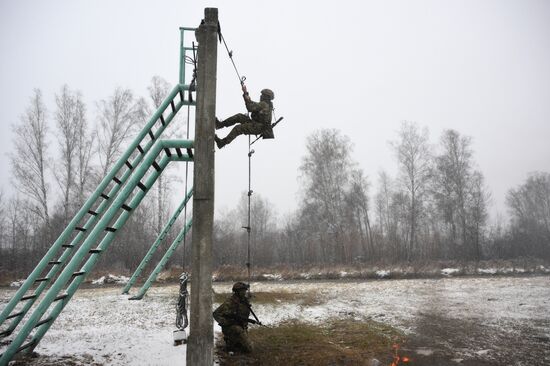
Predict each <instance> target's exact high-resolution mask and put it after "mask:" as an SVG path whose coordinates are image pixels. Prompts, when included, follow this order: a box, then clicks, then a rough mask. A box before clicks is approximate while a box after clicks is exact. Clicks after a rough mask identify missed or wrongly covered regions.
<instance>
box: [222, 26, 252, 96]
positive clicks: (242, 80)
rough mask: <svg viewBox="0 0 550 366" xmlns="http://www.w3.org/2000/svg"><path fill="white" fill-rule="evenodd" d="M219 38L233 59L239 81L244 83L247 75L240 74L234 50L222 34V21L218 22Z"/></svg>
mask: <svg viewBox="0 0 550 366" xmlns="http://www.w3.org/2000/svg"><path fill="white" fill-rule="evenodd" d="M218 38H219V40H220V43H222V42H223V45H224V46H225V49H226V50H227V55H228V56H229V59H230V60H231V63H232V64H233V68H234V69H235V73H236V74H237V77H238V78H239V83H240V84H241V86H242V85H244V82H245V81H246V76H243V77H241V74H239V70H237V65H235V61H233V50H231V51H230V50H229V47H227V43H226V42H225V38H224V37H223V34H222V27H221V25H220V22H218Z"/></svg>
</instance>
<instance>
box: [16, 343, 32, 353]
mask: <svg viewBox="0 0 550 366" xmlns="http://www.w3.org/2000/svg"><path fill="white" fill-rule="evenodd" d="M33 345H34V341H30V342H29V343H27V344H24V345H22V346H21V347H19V348H18V349H17V351H15V352H16V353H18V352H21V351H23V350H24V349H27V348H29V347H31V346H33Z"/></svg>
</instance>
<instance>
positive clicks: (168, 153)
mask: <svg viewBox="0 0 550 366" xmlns="http://www.w3.org/2000/svg"><path fill="white" fill-rule="evenodd" d="M164 152H165V153H166V156H168V157H170V156H172V152H171V151H170V149H169V148H165V149H164Z"/></svg>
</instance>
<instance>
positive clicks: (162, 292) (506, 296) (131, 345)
mask: <svg viewBox="0 0 550 366" xmlns="http://www.w3.org/2000/svg"><path fill="white" fill-rule="evenodd" d="M230 289H231V284H230V283H216V284H215V285H214V290H215V291H216V292H218V293H219V292H230ZM252 290H253V291H258V292H259V291H261V292H292V293H302V294H311V295H312V297H314V298H315V301H310V302H308V304H307V305H302V304H301V303H300V302H299V301H297V302H291V303H283V302H280V303H277V304H261V305H256V306H254V307H255V312H256V314H257V315H258V317H259V318H260V319H261V320H262V322H264V323H266V324H270V325H276V324H277V323H279V322H281V321H284V320H288V319H297V320H300V321H305V322H313V323H323V322H324V321H326V320H327V319H329V318H354V319H358V320H361V319H374V320H377V321H380V322H385V323H388V324H391V325H393V326H395V327H397V328H399V329H401V330H403V331H405V332H406V334H408V335H409V336H410V339H411V342H410V343H409V344H406V345H405V347H406V348H404V351H406V352H408V353H409V354H410V356H413V357H425V356H432V355H436V356H437V355H439V356H441V357H442V358H445V359H447V360H451V359H452V360H453V361H452V362H454V363H455V364H457V365H460V364H468V365H470V364H472V365H474V364H476V365H477V364H481V365H496V364H506V365H523V364H525V365H527V364H529V365H549V364H550V277H548V276H533V277H531V276H529V277H527V276H526V277H479V278H472V277H469V278H464V277H462V278H444V279H433V280H432V279H430V280H427V279H420V280H369V281H351V280H349V281H346V280H343V281H294V282H285V281H273V282H259V283H253V284H252ZM14 291H15V290H14V289H9V288H4V289H0V310H1V309H2V308H3V306H4V305H5V303H7V301H8V300H9V298H10V297H11V295H12V294H13V293H14ZM120 291H121V288H118V287H108V288H88V289H82V290H80V291H79V292H78V293H77V294H76V295H75V297H74V298H73V300H72V301H71V302H70V303H69V305H67V307H66V308H65V310H64V312H63V313H62V314H61V316H60V317H59V318H58V319H57V321H56V322H55V324H54V325H53V326H52V328H51V329H50V330H49V332H48V333H47V334H46V336H45V337H44V339H43V340H42V342H41V343H40V345H39V346H38V347H37V348H36V352H38V353H39V354H40V355H41V356H46V357H45V358H44V359H48V361H49V362H52V360H57V362H62V361H63V360H64V359H70V361H71V362H76V364H83V365H84V364H85V365H90V364H109V365H129V364H131V365H183V364H185V346H178V347H174V346H173V345H172V331H173V330H174V329H175V327H174V322H175V305H176V301H177V293H178V287H177V286H176V285H173V286H163V287H154V288H151V289H150V290H149V292H148V294H147V296H146V297H145V298H144V299H143V300H141V301H128V300H127V296H124V295H120ZM215 331H216V332H219V328H217V327H215ZM2 348H3V347H0V352H2ZM503 358H504V359H505V360H506V361H502V359H503ZM44 359H41V358H40V357H39V358H37V359H34V360H33V361H32V362H31V364H33V365H40V364H41V362H43V360H44ZM501 361H502V362H501ZM472 362H474V363H472ZM71 364H73V363H71Z"/></svg>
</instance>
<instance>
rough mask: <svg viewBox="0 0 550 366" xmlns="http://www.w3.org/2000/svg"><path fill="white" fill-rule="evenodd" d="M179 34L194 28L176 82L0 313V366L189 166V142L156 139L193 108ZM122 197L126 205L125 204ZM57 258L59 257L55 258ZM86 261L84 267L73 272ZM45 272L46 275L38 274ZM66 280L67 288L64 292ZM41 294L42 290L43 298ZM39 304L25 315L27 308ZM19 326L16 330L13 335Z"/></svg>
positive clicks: (34, 339) (34, 341)
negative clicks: (171, 171) (135, 214)
mask: <svg viewBox="0 0 550 366" xmlns="http://www.w3.org/2000/svg"><path fill="white" fill-rule="evenodd" d="M185 31H194V28H180V32H181V44H180V83H179V84H178V85H176V86H175V87H174V89H173V90H172V91H171V92H170V94H169V95H168V96H167V97H166V99H165V100H164V102H163V103H162V104H161V105H160V106H159V108H158V109H157V111H156V112H155V113H154V114H153V116H152V117H151V119H150V120H149V121H148V122H147V124H146V125H145V127H144V128H143V129H142V131H141V132H140V133H139V134H138V136H137V137H136V138H135V139H134V141H133V142H132V143H131V144H130V146H129V147H128V149H127V150H126V151H125V152H124V154H122V156H121V157H120V158H119V160H118V161H117V162H116V164H115V165H114V166H113V168H112V169H111V171H110V172H109V173H108V174H107V175H106V176H105V177H104V178H103V180H102V181H101V183H100V184H99V186H98V187H97V189H96V190H95V191H94V192H93V193H92V195H91V196H90V197H89V198H88V200H87V201H86V202H85V203H84V204H83V206H82V208H81V209H80V210H79V211H78V213H77V214H76V215H75V216H74V218H73V219H72V220H71V221H70V222H69V224H68V225H67V227H66V228H65V229H64V230H63V232H62V233H61V234H60V236H59V237H58V239H57V240H56V241H55V242H54V243H53V245H52V246H51V248H50V249H49V250H48V252H47V253H46V254H45V255H44V257H43V258H42V260H41V261H40V262H39V263H38V265H37V266H36V268H35V269H34V270H33V271H32V272H31V274H30V275H29V276H28V277H27V279H26V280H25V282H24V283H23V284H22V285H21V287H20V288H19V289H18V291H17V292H16V293H15V295H14V296H13V298H12V299H11V300H10V301H9V302H8V304H7V305H6V307H5V308H4V309H3V310H2V312H1V313H0V339H1V338H4V337H9V336H11V335H12V334H14V335H15V336H14V338H13V339H12V340H11V343H9V345H8V347H7V349H5V351H4V353H2V354H0V366H5V365H7V364H8V362H9V361H10V360H11V359H12V358H13V357H14V356H15V355H16V354H17V353H20V352H23V351H26V352H32V350H33V349H34V348H35V347H36V346H37V345H38V343H39V342H40V340H41V339H42V337H43V336H44V334H45V333H46V332H47V331H48V329H49V328H50V327H51V325H52V324H53V322H54V321H55V319H56V318H57V316H58V315H59V314H60V313H61V311H62V310H63V308H64V307H65V305H66V304H67V303H68V302H69V300H70V299H71V298H72V296H73V295H74V294H75V292H76V290H77V289H78V287H79V286H80V284H81V283H82V282H83V281H84V279H85V278H86V276H87V275H88V274H89V273H90V271H91V270H92V269H93V267H94V266H95V264H96V262H97V260H98V259H99V256H100V255H101V253H102V252H104V251H105V250H106V249H107V248H108V247H109V245H110V243H111V242H112V241H113V239H114V237H115V235H116V232H117V231H118V230H120V229H121V228H122V226H123V225H124V224H125V222H126V221H127V219H128V218H129V217H130V215H131V214H132V211H133V210H134V209H135V208H136V207H137V206H138V205H139V203H140V202H141V200H142V199H143V198H144V197H145V195H146V193H147V192H148V190H149V189H150V188H151V186H152V185H153V184H154V182H155V181H156V179H157V178H158V177H159V176H160V174H161V173H162V171H163V169H164V168H165V167H166V166H167V165H168V164H169V163H170V162H171V161H192V158H193V152H192V149H193V141H192V140H159V138H160V136H161V135H162V133H163V132H164V130H165V129H166V127H168V125H169V124H170V122H171V121H172V120H173V119H174V117H175V115H176V114H177V113H178V111H179V110H180V109H181V107H182V106H184V105H188V106H192V105H193V106H194V105H195V103H194V102H193V101H192V100H189V99H186V98H185V92H188V91H189V89H190V88H189V85H185V84H184V80H185V57H186V52H187V51H194V50H193V48H189V47H184V41H183V35H184V32H185ZM189 94H191V93H189ZM168 107H170V108H168ZM184 151H185V153H184ZM151 167H152V168H153V169H152V170H151V169H150V168H151ZM149 170H151V171H149ZM147 173H149V174H147ZM146 175H147V176H146ZM145 176H146V178H145V180H144V182H142V179H143V178H144V177H145ZM136 188H138V189H136ZM105 192H108V193H105ZM132 193H133V195H132ZM128 198H130V202H129V203H128V204H127V203H126V202H127V199H128ZM88 215H89V216H88ZM115 219H116V221H115V222H114V223H112V221H114V220H115ZM189 227H190V226H189ZM185 228H187V225H186V226H185ZM185 228H184V230H185ZM187 230H188V228H187ZM187 230H185V233H186V232H187ZM75 233H76V235H75ZM185 233H184V235H185ZM101 237H103V238H102V239H101V241H100V242H99V244H97V246H96V247H95V248H94V247H93V246H94V245H95V244H96V243H97V242H98V241H99V239H100V238H101ZM71 238H72V240H70V239H71ZM69 240H70V242H69ZM75 250H76V252H75ZM59 253H61V255H60V256H59V257H58V255H59ZM86 258H87V260H86V262H85V263H84V265H83V266H82V267H81V268H79V265H80V264H81V263H82V262H83V261H84V260H85V259H86ZM45 270H47V274H46V275H42V274H43V273H44V272H45ZM60 272H61V273H60ZM69 281H71V282H70V284H69V285H68V287H66V288H65V289H64V287H65V286H66V285H67V283H68V282H69ZM49 285H51V286H50V287H49V288H48V286H49ZM33 286H36V287H35V288H33ZM46 289H47V290H48V291H47V292H46V293H45V295H43V293H44V292H45V290H46ZM39 299H40V301H38V303H37V304H36V306H35V309H34V311H33V312H32V313H31V312H30V310H31V308H32V307H33V305H34V304H35V302H36V301H37V300H39ZM50 308H51V310H50V312H49V313H48V315H47V316H46V317H44V314H45V313H46V311H47V310H48V309H50ZM28 314H30V316H28ZM27 316H28V318H27ZM23 320H25V321H24V322H22V321H23ZM20 323H22V324H21V328H20V329H19V330H18V331H17V332H16V329H17V327H18V325H19V324H20ZM6 325H7V328H6ZM2 327H3V328H2ZM33 331H34V333H33V334H31V333H32V332H33ZM29 338H30V340H29Z"/></svg>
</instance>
